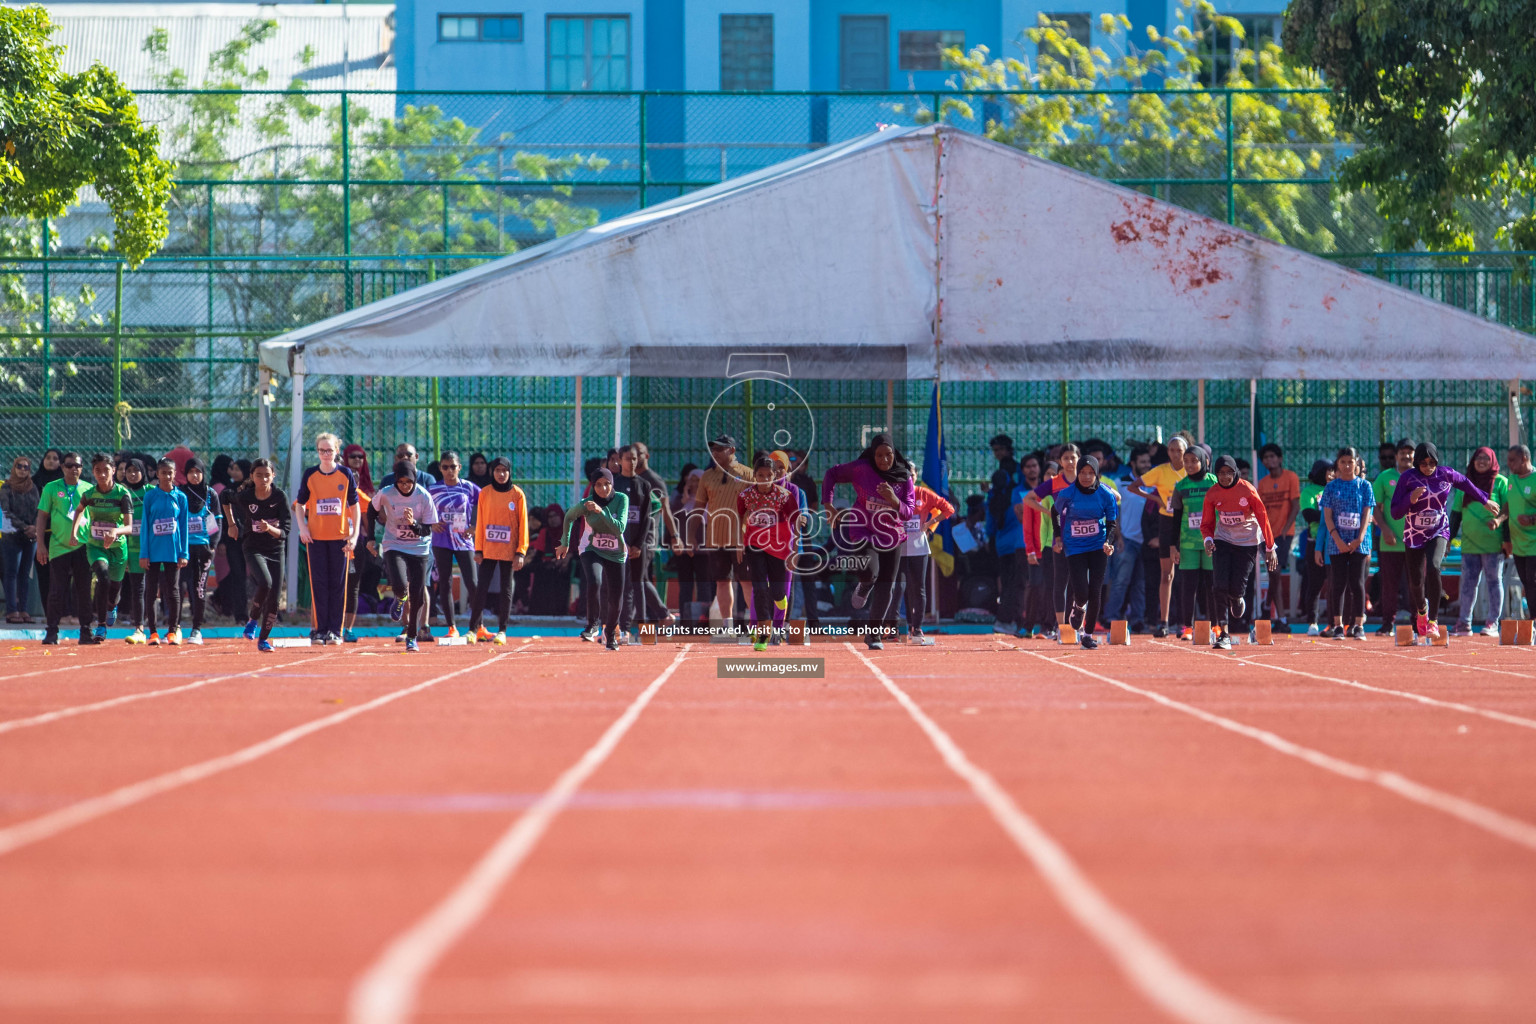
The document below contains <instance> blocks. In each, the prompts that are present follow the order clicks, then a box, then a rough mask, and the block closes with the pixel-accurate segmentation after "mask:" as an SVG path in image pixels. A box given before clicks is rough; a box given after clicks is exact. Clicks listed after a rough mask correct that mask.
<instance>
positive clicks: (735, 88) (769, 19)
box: [720, 12, 778, 92]
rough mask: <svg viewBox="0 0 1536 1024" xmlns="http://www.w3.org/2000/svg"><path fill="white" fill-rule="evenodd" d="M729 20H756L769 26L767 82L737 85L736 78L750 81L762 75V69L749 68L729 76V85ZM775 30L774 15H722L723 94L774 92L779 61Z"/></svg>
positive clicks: (734, 13)
mask: <svg viewBox="0 0 1536 1024" xmlns="http://www.w3.org/2000/svg"><path fill="white" fill-rule="evenodd" d="M728 18H729V19H754V20H757V21H760V22H764V23H766V26H767V29H768V71H767V78H766V81H759V82H758V83H756V84H744V85H737V84H735V83H734V77H735V76H740V77H741V78H742V79H744V80H750V79H751V78H752V77H753V76H754V75H759V76H760V75H761V74H762V72H761V69H754V68H751V67H748V68H745V69H738V70H735V71H732V72H731V73H730V76H729V77H731V79H732V81H731V84H727V80H728V75H727V69H726V37H727V25H726V19H728ZM758 27H762V26H761V25H760V26H758ZM774 29H775V25H774V20H773V15H772V14H746V13H737V12H732V13H729V14H722V15H720V91H721V92H771V91H773V81H774V75H775V73H776V72H777V60H778V54H777V53H775V52H774V49H775V48H774ZM748 56H751V55H748Z"/></svg>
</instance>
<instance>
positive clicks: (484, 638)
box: [470, 626, 491, 644]
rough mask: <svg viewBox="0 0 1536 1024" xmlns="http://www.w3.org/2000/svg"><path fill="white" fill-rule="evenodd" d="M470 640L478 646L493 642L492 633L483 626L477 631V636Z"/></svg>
mask: <svg viewBox="0 0 1536 1024" xmlns="http://www.w3.org/2000/svg"><path fill="white" fill-rule="evenodd" d="M470 640H471V641H472V642H474V643H477V644H488V643H490V642H491V631H490V630H488V629H486V628H485V627H484V626H481V627H480V628H479V629H477V630H475V635H474V636H472V637H471V638H470Z"/></svg>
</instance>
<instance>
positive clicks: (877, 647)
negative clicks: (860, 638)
mask: <svg viewBox="0 0 1536 1024" xmlns="http://www.w3.org/2000/svg"><path fill="white" fill-rule="evenodd" d="M868 646H869V649H870V650H872V651H883V650H885V642H884V641H882V640H880V639H878V638H872V639H871V640H870V641H869V644H868Z"/></svg>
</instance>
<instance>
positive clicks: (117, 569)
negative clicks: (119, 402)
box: [77, 454, 133, 643]
mask: <svg viewBox="0 0 1536 1024" xmlns="http://www.w3.org/2000/svg"><path fill="white" fill-rule="evenodd" d="M91 476H93V477H95V479H96V486H95V487H93V488H91V489H90V490H88V491H86V492H85V495H84V496H83V497H82V498H81V499H80V511H79V513H77V515H78V516H79V518H80V520H81V521H82V522H84V523H87V524H88V536H87V537H86V540H85V557H86V561H87V562H89V563H90V567H91V576H92V577H93V578H94V580H95V583H96V603H95V611H96V622H97V625H96V635H95V641H96V642H97V643H101V642H102V641H104V640H106V638H107V611H108V610H109V609H110V608H112V607H114V606H115V605H116V604H117V595H118V591H119V590H120V589H121V587H122V584H123V573H124V572H125V571H126V570H127V568H128V543H127V541H125V540H124V539H123V538H124V537H125V536H127V534H128V533H129V531H131V530H132V529H133V496H132V495H130V494H129V493H128V488H126V487H124V486H123V485H122V484H120V483H115V482H114V481H113V479H112V457H111V456H109V455H106V454H100V455H95V456H92V458H91ZM87 614H89V613H87Z"/></svg>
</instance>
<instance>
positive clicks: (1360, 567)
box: [1328, 551, 1371, 621]
mask: <svg viewBox="0 0 1536 1024" xmlns="http://www.w3.org/2000/svg"><path fill="white" fill-rule="evenodd" d="M1370 564H1371V556H1370V555H1367V554H1366V553H1364V552H1363V551H1351V552H1350V553H1349V554H1347V555H1340V554H1334V555H1330V556H1329V558H1328V575H1329V583H1330V584H1331V585H1332V590H1331V593H1332V595H1333V600H1332V603H1331V605H1330V609H1331V610H1332V612H1333V617H1334V618H1336V619H1344V618H1348V619H1350V620H1351V621H1352V620H1354V619H1363V618H1365V572H1366V570H1367V569H1368V568H1369V567H1370Z"/></svg>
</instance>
